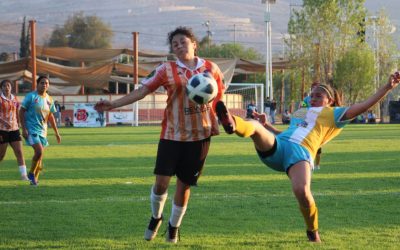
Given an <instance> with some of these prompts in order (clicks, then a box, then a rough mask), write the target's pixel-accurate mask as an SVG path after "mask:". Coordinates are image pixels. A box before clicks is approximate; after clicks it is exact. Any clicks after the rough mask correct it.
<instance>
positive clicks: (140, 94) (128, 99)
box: [94, 86, 151, 112]
mask: <svg viewBox="0 0 400 250" xmlns="http://www.w3.org/2000/svg"><path fill="white" fill-rule="evenodd" d="M150 92H151V91H150V90H149V89H148V88H147V87H146V86H142V87H140V88H138V89H137V90H134V91H132V92H131V93H129V94H128V95H126V96H124V97H121V98H119V99H117V100H115V101H108V100H101V101H99V102H97V103H96V105H95V106H94V109H95V110H96V111H100V112H101V111H109V110H111V109H115V108H118V107H122V106H125V105H128V104H131V103H134V102H137V101H139V100H141V99H143V98H144V97H145V96H146V95H148V94H149V93H150Z"/></svg>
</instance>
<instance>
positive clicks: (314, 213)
mask: <svg viewBox="0 0 400 250" xmlns="http://www.w3.org/2000/svg"><path fill="white" fill-rule="evenodd" d="M300 211H301V213H302V214H303V217H304V221H305V222H306V225H307V230H308V231H312V232H315V231H317V230H318V208H317V206H316V205H315V203H314V204H312V205H311V206H310V207H302V206H300Z"/></svg>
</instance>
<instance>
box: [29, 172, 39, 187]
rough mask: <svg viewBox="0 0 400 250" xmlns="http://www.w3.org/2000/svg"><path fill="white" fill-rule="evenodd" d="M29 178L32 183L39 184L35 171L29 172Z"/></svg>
mask: <svg viewBox="0 0 400 250" xmlns="http://www.w3.org/2000/svg"><path fill="white" fill-rule="evenodd" d="M28 179H29V181H30V182H31V185H34V186H37V184H38V183H37V181H36V179H35V174H34V173H29V174H28Z"/></svg>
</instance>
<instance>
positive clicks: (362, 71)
mask: <svg viewBox="0 0 400 250" xmlns="http://www.w3.org/2000/svg"><path fill="white" fill-rule="evenodd" d="M375 73H376V70H375V60H374V53H373V51H372V50H371V49H370V48H369V47H368V46H367V45H364V44H361V45H360V47H354V48H351V49H349V50H348V51H347V52H346V53H345V54H344V55H343V57H342V58H341V59H340V60H338V61H337V63H336V67H335V73H334V87H335V88H337V89H340V90H341V91H343V92H344V93H346V100H344V101H345V103H350V104H353V103H355V102H357V101H359V100H363V99H365V98H366V97H368V96H370V95H371V94H372V92H373V91H374V84H373V82H374V76H375Z"/></svg>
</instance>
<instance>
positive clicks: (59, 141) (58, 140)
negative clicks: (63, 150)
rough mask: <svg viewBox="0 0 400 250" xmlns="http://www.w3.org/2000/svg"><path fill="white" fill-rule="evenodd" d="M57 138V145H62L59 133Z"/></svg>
mask: <svg viewBox="0 0 400 250" xmlns="http://www.w3.org/2000/svg"><path fill="white" fill-rule="evenodd" d="M56 138H57V143H58V144H60V143H61V135H60V134H58V133H57V134H56Z"/></svg>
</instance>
